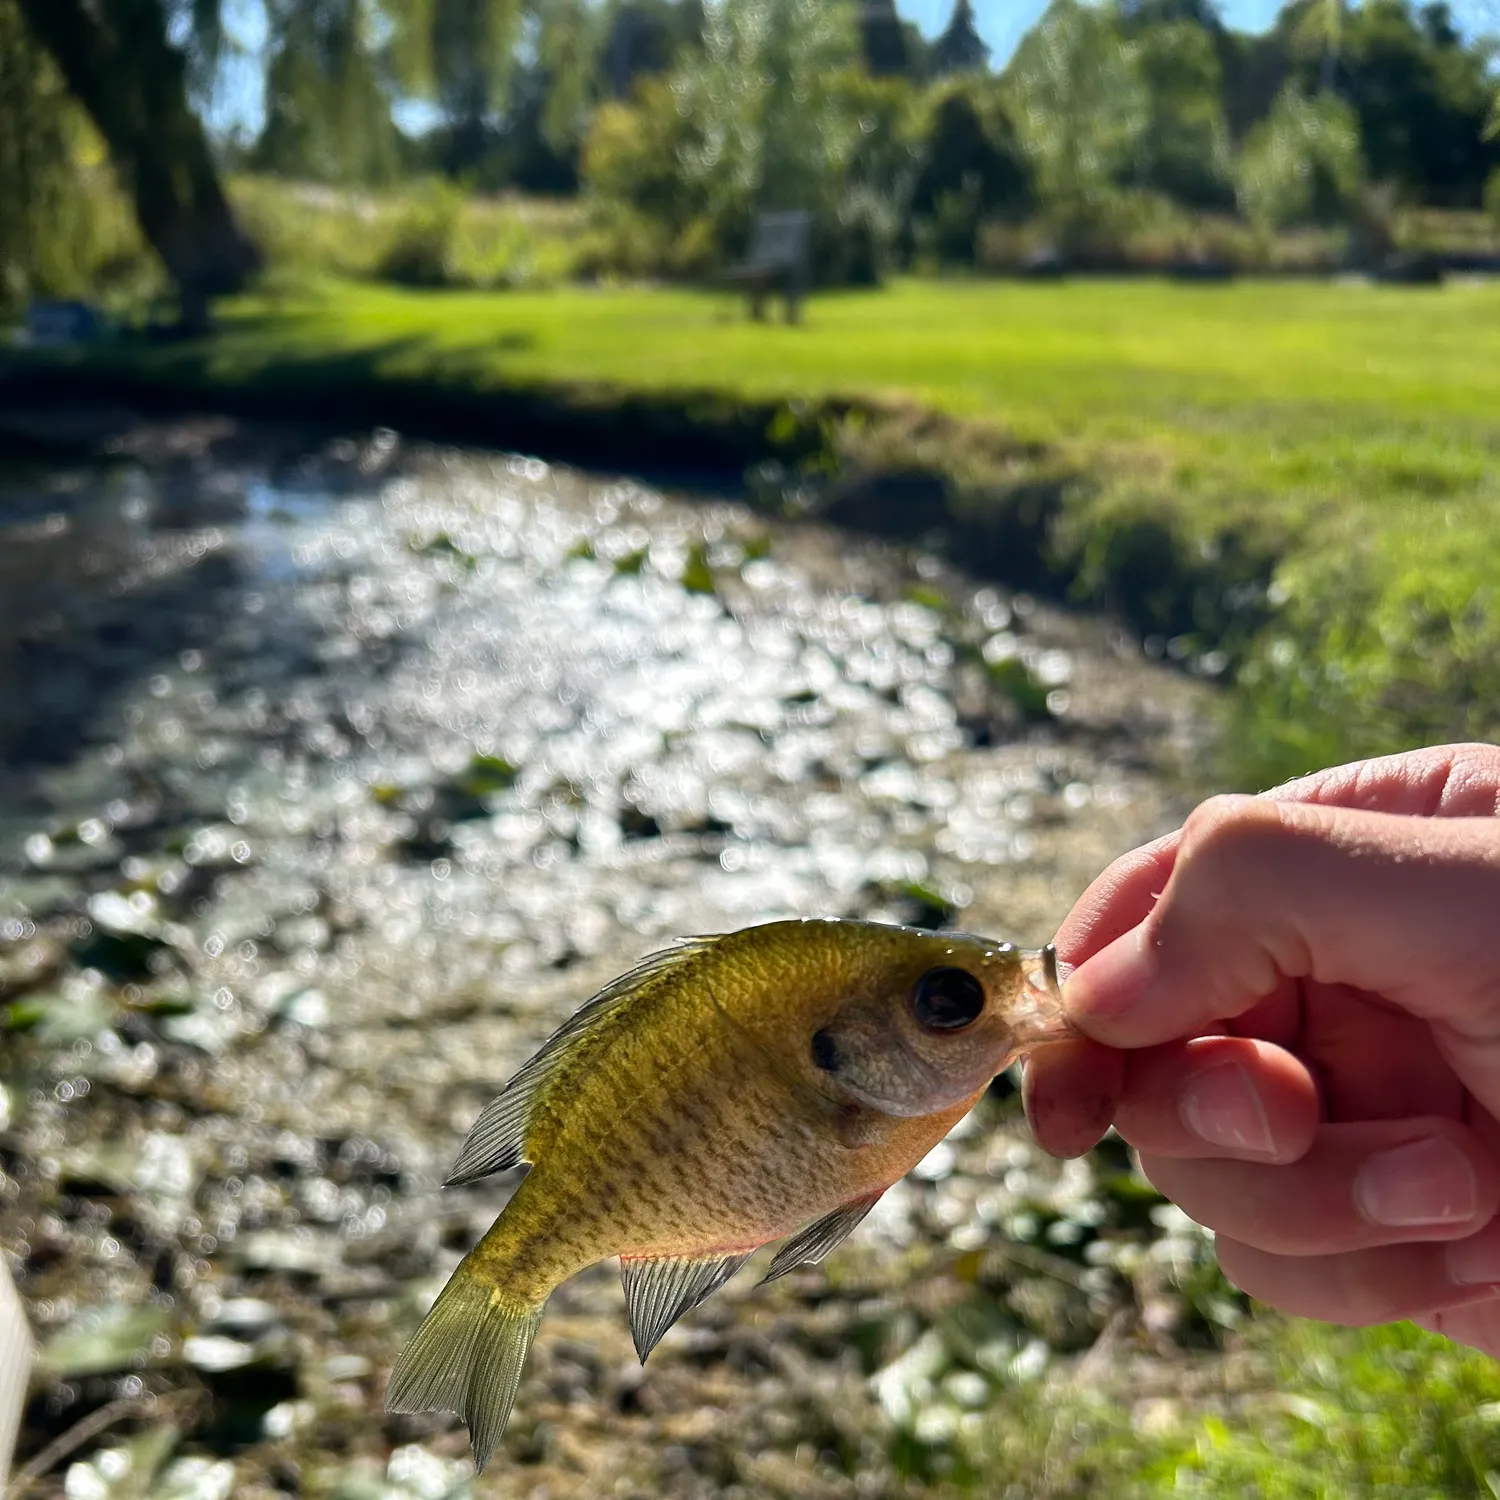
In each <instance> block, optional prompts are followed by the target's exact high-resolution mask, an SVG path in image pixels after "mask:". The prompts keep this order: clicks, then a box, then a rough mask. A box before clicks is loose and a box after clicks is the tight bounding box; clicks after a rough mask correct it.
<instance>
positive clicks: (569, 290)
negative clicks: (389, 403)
mask: <svg viewBox="0 0 1500 1500" xmlns="http://www.w3.org/2000/svg"><path fill="white" fill-rule="evenodd" d="M127 358H128V360H129V361H130V363H131V364H132V367H133V368H135V369H137V370H139V371H140V372H142V373H144V374H147V375H151V374H153V373H154V374H156V375H159V376H163V377H168V378H175V379H177V380H183V381H187V382H198V381H210V382H215V383H222V384H224V385H226V386H229V387H237V386H247V385H248V386H256V387H259V388H261V389H272V388H278V387H280V388H285V389H288V390H289V389H291V388H293V387H294V386H296V385H297V384H298V383H299V382H301V383H303V384H306V385H315V384H318V383H323V382H327V381H328V380H330V379H334V380H343V381H347V382H358V383H361V384H362V386H366V387H369V388H371V389H372V390H374V391H375V392H377V393H378V391H379V389H381V388H382V387H388V386H389V387H394V385H396V384H398V383H399V384H402V385H405V386H406V387H407V388H410V387H411V386H412V385H413V384H417V385H423V386H427V387H430V388H432V389H440V390H449V391H452V392H454V393H455V394H461V395H462V396H463V397H464V398H465V399H467V400H472V399H473V398H475V397H476V396H477V397H480V398H482V397H483V395H484V394H485V393H486V392H494V391H514V390H527V389H537V388H546V389H549V390H554V391H555V390H558V389H559V388H562V389H565V390H575V391H576V390H580V389H585V388H587V389H590V390H593V391H595V392H599V391H603V392H605V393H606V396H607V393H610V392H613V393H627V394H643V393H644V394H655V395H657V396H660V397H666V398H673V397H676V396H678V395H682V394H683V393H690V392H693V393H703V392H712V393H716V394H717V395H718V396H720V397H722V398H725V399H726V400H727V401H728V402H731V403H733V402H742V401H747V400H757V401H773V402H785V401H803V402H813V403H815V402H816V401H817V400H818V399H819V398H830V399H832V398H851V399H854V400H856V401H860V402H871V403H877V404H880V405H882V406H884V407H888V408H891V409H895V410H900V411H905V412H908V413H910V412H911V411H913V410H914V409H915V410H919V411H923V412H927V413H936V414H938V415H940V416H941V417H942V418H944V419H945V421H951V423H953V424H956V425H953V426H951V427H943V428H941V429H940V430H939V431H938V433H937V434H936V435H935V436H934V435H933V434H932V433H929V434H928V438H927V440H926V447H925V450H924V451H925V453H926V455H927V457H928V458H929V459H930V460H931V461H933V462H935V463H936V464H937V465H938V466H939V467H945V468H947V469H948V470H949V471H950V473H951V474H952V475H953V476H954V479H955V487H956V489H957V490H958V491H964V490H967V495H965V494H963V493H960V494H958V496H957V498H956V499H955V500H954V502H953V503H954V504H955V505H956V506H957V507H958V508H959V509H960V510H962V509H963V508H964V507H965V506H967V507H968V508H969V510H970V511H974V510H976V509H977V510H979V511H983V509H984V508H985V507H986V506H991V507H997V506H1002V505H1004V504H1008V503H1011V500H1012V499H1013V496H1012V495H1011V490H1013V489H1014V486H1013V485H1009V481H1007V480H1006V478H1005V472H1004V471H1005V468H1006V464H1007V463H1010V464H1012V466H1014V458H1013V457H1012V458H1009V459H1007V458H1006V457H1005V454H1007V453H1009V454H1011V455H1014V453H1015V452H1016V451H1018V450H1017V449H1016V448H1015V446H1014V443H1010V444H1009V446H1006V445H1000V446H998V447H997V446H996V445H994V444H990V446H989V447H988V448H987V447H986V442H987V441H988V440H987V437H986V435H987V434H990V433H994V432H1003V433H1004V434H1006V435H1007V439H1008V440H1016V441H1019V442H1021V443H1027V444H1039V445H1043V447H1044V448H1045V450H1046V458H1045V461H1044V462H1043V463H1042V465H1041V468H1042V469H1043V470H1045V472H1046V474H1048V475H1050V476H1052V480H1051V482H1053V483H1054V484H1055V486H1056V488H1057V494H1056V495H1055V496H1053V497H1052V500H1051V501H1050V502H1049V503H1050V504H1051V505H1052V509H1051V510H1050V511H1049V512H1048V520H1047V527H1048V536H1047V539H1046V546H1047V548H1048V551H1049V557H1050V561H1051V562H1052V564H1053V566H1054V568H1055V569H1056V570H1057V572H1058V573H1059V574H1061V575H1062V576H1064V577H1067V578H1070V579H1072V580H1073V581H1074V583H1075V585H1076V587H1077V589H1078V590H1079V592H1080V594H1081V596H1083V597H1087V598H1090V599H1092V600H1095V601H1100V602H1104V603H1106V604H1108V603H1111V602H1115V603H1121V604H1123V605H1124V606H1125V607H1127V608H1129V609H1131V610H1132V611H1133V613H1134V615H1135V617H1136V618H1137V621H1138V622H1139V623H1142V624H1143V625H1144V626H1145V627H1146V628H1152V627H1153V625H1156V626H1159V628H1161V629H1162V630H1164V631H1166V632H1180V633H1182V634H1183V635H1184V636H1185V637H1192V640H1191V646H1192V649H1194V650H1203V649H1206V648H1209V647H1214V646H1218V645H1226V644H1227V645H1228V647H1229V649H1230V653H1231V662H1232V665H1233V668H1234V670H1235V671H1236V672H1237V673H1238V676H1239V685H1240V691H1239V693H1238V694H1237V695H1236V704H1237V709H1236V714H1237V717H1236V723H1235V726H1234V733H1233V735H1232V736H1231V743H1232V745H1233V747H1234V749H1235V752H1236V755H1237V757H1238V759H1237V766H1236V770H1235V773H1234V774H1236V775H1237V776H1238V777H1239V779H1242V780H1247V781H1248V780H1262V781H1264V780H1266V779H1268V778H1270V777H1272V776H1275V775H1280V774H1285V773H1290V772H1294V771H1296V770H1300V769H1304V768H1306V767H1308V766H1310V765H1312V764H1315V763H1319V762H1324V761H1327V760H1329V759H1333V758H1336V757H1339V756H1344V755H1350V754H1358V753H1373V752H1377V751H1381V750H1386V749H1390V748H1395V747H1397V746H1400V745H1404V744H1409V743H1414V742H1416V741H1419V740H1422V739H1434V738H1448V737H1453V736H1456V735H1488V734H1493V733H1494V732H1495V731H1496V730H1497V728H1500V599H1497V597H1496V594H1495V585H1494V583H1493V581H1492V572H1493V569H1492V568H1491V566H1490V563H1489V559H1491V558H1494V557H1496V556H1500V550H1497V548H1500V509H1497V504H1496V502H1497V498H1500V466H1497V464H1496V458H1497V455H1500V286H1492V285H1477V284H1456V285H1451V286H1448V287H1445V288H1443V289H1441V290H1430V289H1402V288H1395V287H1374V286H1369V285H1344V284H1338V283H1330V282H1326V281H1324V282H1295V281H1285V282H1243V283H1236V284H1231V285H1225V286H1207V287H1193V286H1186V285H1178V284H1173V283H1169V282H1162V281H1150V280H1102V279H1101V280H1078V281H1073V282H1065V283H1060V284H1035V283H1017V282H980V281H950V282H933V281H925V282H916V281H902V282H897V283H895V284H893V285H891V286H889V287H887V288H886V289H884V290H880V291H870V292H850V293H844V294H838V295H831V294H830V295H823V296H817V297H814V298H813V299H811V301H810V303H809V305H808V308H807V312H806V318H805V322H804V323H803V324H802V325H801V326H798V327H792V328H787V327H783V326H781V325H779V324H769V325H756V324H752V323H749V322H747V321H746V320H745V318H744V317H743V314H742V311H741V308H740V306H739V304H738V303H737V302H736V301H735V300H734V299H733V298H732V297H730V296H728V295H724V294H715V293H712V292H697V291H689V290H661V289H649V288H621V289H595V288H586V287H576V286H575V287H566V288H558V289H555V290H545V291H532V290H516V291H511V292H508V293H505V294H492V293H481V292H463V291H446V292H432V293H418V292H410V291H401V290H397V289H392V288H387V287H383V286H377V285H371V284H353V283H348V282H337V281H330V280H322V281H312V282H301V283H296V284H287V285H285V286H283V288H282V290H281V291H280V293H279V294H276V295H269V294H266V295H261V296H259V297H253V298H245V299H242V300H240V301H238V302H236V303H234V304H232V305H230V306H229V307H228V308H227V309H226V310H225V323H224V328H223V331H222V333H221V335H220V336H219V337H218V338H217V340H216V341H215V342H214V343H212V344H211V345H208V346H205V347H198V348H193V347H187V348H176V349H169V350H157V351H144V352H135V351H133V352H131V353H130V354H129V355H128V356H127ZM905 441H907V439H906V438H905V437H903V436H901V435H900V434H899V433H898V437H897V442H898V447H899V444H900V443H901V442H905ZM840 442H841V443H842V445H843V447H844V449H845V451H846V453H847V454H852V455H853V456H854V457H855V458H858V456H859V454H860V452H861V443H863V451H865V452H867V453H869V452H874V451H877V450H880V448H881V444H880V442H879V441H877V440H875V439H873V438H871V437H870V435H869V434H868V433H866V434H865V436H864V437H863V438H861V436H860V434H859V433H857V432H855V433H852V434H850V433H846V434H845V435H844V437H843V438H842V439H840ZM883 451H884V453H885V457H886V458H887V459H891V458H896V459H899V457H900V454H899V452H894V453H893V452H892V451H891V448H890V444H889V442H887V443H886V447H885V449H884V450H883ZM1028 463H1030V464H1031V469H1032V470H1036V469H1037V464H1036V463H1035V462H1034V461H1033V460H1028ZM1272 575H1274V576H1272ZM1247 580H1248V582H1249V583H1250V585H1251V586H1250V587H1249V588H1248V589H1246V588H1242V589H1240V591H1239V593H1238V594H1226V591H1229V590H1232V588H1233V586H1234V585H1236V584H1244V583H1246V582H1247ZM1268 580H1269V581H1271V583H1272V587H1271V589H1270V591H1269V595H1267V592H1266V590H1265V588H1264V585H1265V584H1266V583H1267V581H1268ZM1153 590H1154V592H1153ZM1226 601H1227V602H1226Z"/></svg>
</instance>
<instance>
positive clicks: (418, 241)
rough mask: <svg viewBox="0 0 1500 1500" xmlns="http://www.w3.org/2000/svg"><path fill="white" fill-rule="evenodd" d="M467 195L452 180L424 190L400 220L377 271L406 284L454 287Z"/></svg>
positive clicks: (431, 185) (376, 267)
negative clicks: (460, 232)
mask: <svg viewBox="0 0 1500 1500" xmlns="http://www.w3.org/2000/svg"><path fill="white" fill-rule="evenodd" d="M463 212H464V197H463V194H462V193H460V192H459V191H458V189H457V188H456V187H454V186H453V185H452V184H451V183H448V182H440V181H434V182H431V183H429V184H427V186H426V187H425V188H424V189H422V190H421V191H420V192H419V193H418V194H417V195H416V196H415V197H414V198H413V200H412V202H411V203H410V205H409V206H408V207H407V208H406V209H405V211H404V212H403V213H402V215H401V217H400V218H399V219H398V220H397V222H396V227H395V232H394V233H393V234H392V236H391V239H390V242H389V244H388V245H387V246H386V248H385V252H384V253H383V254H382V255H381V257H380V259H379V260H378V261H377V262H376V266H375V274H376V275H377V276H378V277H380V278H381V279H382V280H384V281H394V282H397V283H398V284H400V285H402V286H427V287H434V286H450V285H452V284H453V283H454V282H455V281H457V280H459V279H460V278H459V275H458V263H459V257H458V238H459V230H460V227H461V225H462V221H463Z"/></svg>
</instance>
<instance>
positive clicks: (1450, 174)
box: [1337, 0, 1496, 203]
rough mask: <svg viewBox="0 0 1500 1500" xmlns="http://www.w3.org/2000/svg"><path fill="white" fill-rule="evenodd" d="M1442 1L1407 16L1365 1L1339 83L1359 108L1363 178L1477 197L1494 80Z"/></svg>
mask: <svg viewBox="0 0 1500 1500" xmlns="http://www.w3.org/2000/svg"><path fill="white" fill-rule="evenodd" d="M1486 62H1487V59H1486V58H1485V56H1484V54H1483V53H1482V52H1481V51H1480V49H1477V48H1476V49H1474V50H1473V51H1467V50H1465V48H1464V47H1463V45H1462V42H1461V40H1460V38H1459V37H1458V36H1457V34H1456V33H1455V32H1454V30H1453V27H1452V24H1451V21H1450V19H1449V17H1448V14H1447V9H1446V7H1445V6H1441V5H1434V6H1429V7H1428V8H1427V10H1426V11H1424V12H1423V13H1422V14H1421V16H1420V17H1419V16H1417V15H1414V14H1413V13H1412V11H1411V9H1410V8H1409V7H1408V6H1407V5H1406V4H1405V3H1403V0H1367V3H1366V4H1364V5H1363V6H1361V7H1360V9H1359V10H1358V11H1356V12H1355V13H1354V15H1353V16H1352V17H1351V18H1350V20H1349V22H1348V25H1347V27H1346V29H1345V34H1344V51H1343V55H1342V58H1341V67H1340V70H1339V79H1338V85H1337V86H1338V91H1339V93H1340V94H1341V95H1342V96H1343V97H1344V98H1345V99H1347V100H1348V102H1349V103H1350V104H1352V105H1353V106H1354V109H1355V112H1356V113H1357V114H1358V116H1359V128H1360V137H1361V140H1362V142H1363V147H1364V155H1365V162H1366V165H1367V167H1368V169H1369V173H1370V176H1371V177H1372V178H1373V179H1374V180H1375V181H1377V182H1387V183H1391V184H1393V185H1395V186H1396V187H1398V188H1400V189H1402V190H1403V191H1404V192H1405V193H1406V194H1408V195H1409V196H1412V197H1416V198H1420V199H1423V200H1425V201H1428V202H1450V203H1454V202H1458V203H1475V202H1477V201H1478V199H1479V195H1480V193H1481V191H1482V188H1483V183H1484V179H1485V176H1486V174H1487V172H1488V171H1489V169H1490V168H1491V166H1493V165H1494V164H1495V161H1496V157H1495V154H1494V152H1493V150H1492V149H1491V148H1489V147H1487V146H1486V144H1485V141H1484V139H1483V134H1484V122H1485V117H1486V114H1487V112H1488V109H1489V106H1490V98H1491V95H1492V93H1493V86H1492V85H1491V83H1490V81H1489V79H1488V77H1487V76H1486Z"/></svg>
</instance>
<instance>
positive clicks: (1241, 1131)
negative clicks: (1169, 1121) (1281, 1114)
mask: <svg viewBox="0 0 1500 1500" xmlns="http://www.w3.org/2000/svg"><path fill="white" fill-rule="evenodd" d="M1180 1108H1181V1112H1182V1123H1183V1124H1184V1125H1186V1126H1187V1128H1188V1129H1189V1130H1190V1131H1192V1133H1193V1134H1194V1135H1195V1136H1197V1137H1198V1139H1199V1140H1200V1141H1203V1142H1205V1143H1206V1144H1208V1145H1210V1146H1222V1147H1227V1148H1228V1149H1229V1150H1231V1151H1250V1152H1254V1153H1255V1154H1256V1155H1257V1156H1274V1155H1275V1154H1276V1143H1275V1142H1274V1141H1273V1140H1272V1139H1271V1123H1270V1121H1269V1120H1268V1119H1267V1118H1266V1107H1265V1105H1264V1104H1263V1103H1262V1102H1261V1097H1260V1094H1259V1092H1258V1091H1257V1090H1256V1087H1255V1085H1254V1084H1253V1083H1251V1081H1250V1075H1249V1074H1248V1073H1247V1072H1246V1071H1245V1070H1244V1068H1242V1067H1241V1066H1240V1065H1239V1064H1238V1063H1216V1064H1215V1065H1214V1066H1213V1067H1211V1068H1205V1069H1204V1070H1203V1071H1202V1072H1201V1073H1197V1074H1195V1075H1194V1076H1193V1077H1192V1078H1190V1079H1189V1080H1188V1084H1187V1087H1186V1088H1185V1089H1184V1090H1183V1091H1182V1104H1181V1106H1180Z"/></svg>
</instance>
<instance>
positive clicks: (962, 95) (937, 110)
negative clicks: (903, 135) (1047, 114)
mask: <svg viewBox="0 0 1500 1500" xmlns="http://www.w3.org/2000/svg"><path fill="white" fill-rule="evenodd" d="M1031 206H1032V178H1031V162H1030V159H1029V158H1028V157H1027V155H1026V153H1025V152H1024V151H1023V150H1022V149H1021V145H1020V142H1019V141H1018V139H1017V136H1016V131H1015V127H1014V126H1013V125H1012V123H1011V118H1010V114H1009V111H1008V110H1007V108H1006V103H1005V100H1004V99H1003V97H1002V96H1001V95H1000V93H999V91H998V90H997V89H996V88H995V86H994V85H993V84H992V83H991V84H980V83H976V82H974V81H973V80H958V81H954V82H952V83H949V84H946V85H941V86H939V87H938V88H936V89H934V90H933V92H932V104H931V125H930V126H929V127H928V129H927V132H926V139H925V141H924V142H923V143H922V170H921V174H920V176H919V177H918V179H917V181H916V183H915V185H914V188H913V191H912V196H911V210H912V214H913V216H914V218H915V220H916V222H915V223H914V224H913V235H914V238H915V239H916V240H917V241H918V243H919V244H920V245H923V248H926V249H927V250H929V251H930V252H931V253H932V254H933V255H934V256H935V257H936V258H937V259H938V260H941V261H958V262H972V261H974V260H975V258H976V244H977V241H976V236H977V234H978V231H979V226H980V225H981V223H983V222H985V221H986V220H995V219H1001V220H1010V219H1015V218H1018V217H1020V216H1021V215H1022V214H1023V213H1024V212H1025V211H1026V210H1027V209H1028V208H1030V207H1031ZM924 242H925V243H924Z"/></svg>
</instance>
